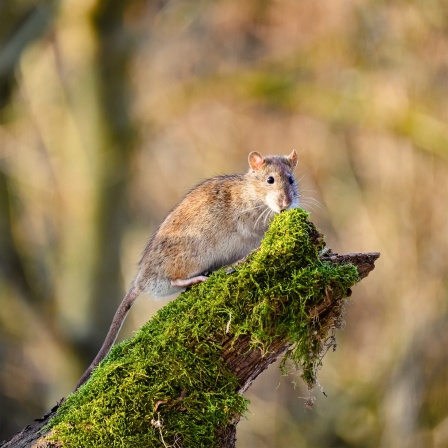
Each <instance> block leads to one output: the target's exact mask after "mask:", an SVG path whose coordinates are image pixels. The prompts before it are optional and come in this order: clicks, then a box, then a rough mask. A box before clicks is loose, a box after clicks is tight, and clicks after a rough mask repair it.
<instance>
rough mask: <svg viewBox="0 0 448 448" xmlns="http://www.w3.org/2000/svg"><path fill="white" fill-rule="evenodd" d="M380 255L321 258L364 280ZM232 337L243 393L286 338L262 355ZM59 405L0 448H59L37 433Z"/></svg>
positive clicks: (327, 317) (224, 446)
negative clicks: (354, 271) (346, 267)
mask: <svg viewBox="0 0 448 448" xmlns="http://www.w3.org/2000/svg"><path fill="white" fill-rule="evenodd" d="M379 255H380V254H379V253H377V252H372V253H352V254H345V255H338V254H333V253H328V254H326V255H324V256H322V257H321V258H322V259H324V260H326V261H329V262H330V263H334V264H338V265H342V264H348V263H351V264H353V265H354V266H356V268H357V270H358V273H359V276H360V278H361V279H362V278H365V277H367V275H368V274H369V273H370V272H371V271H372V270H373V269H374V267H375V264H374V263H375V261H376V260H377V259H378V257H379ZM339 300H340V297H334V296H333V295H332V294H331V292H330V293H329V294H328V295H327V297H326V300H325V301H324V303H322V304H321V305H320V307H319V308H318V310H317V311H316V312H318V313H319V318H320V320H321V322H322V323H323V324H324V325H326V324H328V325H332V318H334V315H333V312H334V311H333V308H334V303H335V301H339ZM231 340H232V337H231V335H228V336H225V337H224V339H223V341H222V345H223V353H224V355H223V356H224V358H225V361H226V363H227V365H228V366H229V368H230V370H231V371H232V372H233V373H234V374H235V375H236V376H237V377H238V380H239V385H240V390H239V391H240V392H241V393H243V392H244V391H246V390H247V389H248V388H249V386H250V385H251V384H252V382H253V381H254V380H255V379H256V377H257V376H258V375H259V374H260V373H261V372H263V371H264V370H265V369H266V368H267V367H268V366H269V365H270V364H271V363H273V362H274V361H275V360H276V359H278V357H279V356H280V355H282V354H283V353H284V352H285V351H286V350H287V349H288V348H289V346H290V343H289V342H288V341H287V340H285V339H281V338H279V339H277V340H276V341H275V342H274V344H272V346H271V347H270V348H271V351H270V353H268V354H262V353H261V351H260V350H259V349H250V348H249V347H250V346H249V342H250V337H249V336H247V335H244V336H241V337H240V338H238V339H237V341H236V342H235V341H234V342H233V344H231ZM58 406H59V405H56V406H55V407H54V408H53V409H51V411H50V412H49V413H48V414H46V415H45V416H44V417H42V418H40V419H38V420H36V422H35V423H34V424H32V425H29V426H27V427H26V428H25V429H24V430H23V431H21V432H20V433H18V434H17V435H16V436H14V437H13V438H12V439H11V440H10V441H9V442H5V443H3V444H2V445H0V446H1V447H2V448H12V447H14V448H25V447H41V448H50V447H56V446H58V445H57V444H55V443H54V442H49V441H47V440H45V438H44V435H42V434H40V433H39V430H40V429H41V428H42V427H43V426H45V425H46V424H47V423H48V421H49V419H50V418H51V417H52V416H53V415H54V414H55V412H56V411H57V408H58ZM238 420H239V416H235V419H234V421H233V422H231V423H230V424H229V425H227V426H225V427H223V428H217V429H216V430H217V433H218V435H219V440H220V444H219V447H220V448H234V447H235V443H236V426H237V423H238Z"/></svg>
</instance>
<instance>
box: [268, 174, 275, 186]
mask: <svg viewBox="0 0 448 448" xmlns="http://www.w3.org/2000/svg"><path fill="white" fill-rule="evenodd" d="M266 182H267V183H268V184H271V185H272V184H273V183H274V182H275V179H274V178H273V177H272V176H269V177H268V178H267V179H266Z"/></svg>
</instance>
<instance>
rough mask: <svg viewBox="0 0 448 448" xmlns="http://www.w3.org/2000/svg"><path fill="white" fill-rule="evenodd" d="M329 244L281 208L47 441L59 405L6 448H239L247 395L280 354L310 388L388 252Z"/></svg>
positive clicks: (147, 329)
mask: <svg viewBox="0 0 448 448" xmlns="http://www.w3.org/2000/svg"><path fill="white" fill-rule="evenodd" d="M323 246H324V245H323V241H322V237H321V235H320V234H319V233H318V232H317V231H316V230H315V228H314V226H313V225H312V224H311V223H310V222H309V221H308V220H307V215H306V213H304V212H303V211H300V210H292V211H290V212H286V213H283V214H281V215H279V216H278V217H277V218H276V219H275V220H274V223H273V224H272V226H271V228H270V230H269V232H268V233H267V234H266V237H265V239H264V240H263V243H262V246H261V248H260V249H259V250H258V251H256V252H254V253H253V254H251V255H250V256H249V257H248V259H247V260H246V261H245V262H244V263H243V264H242V265H240V266H237V267H236V268H235V272H233V273H232V274H230V275H226V273H225V272H224V271H223V270H221V271H218V272H217V273H215V274H213V275H212V276H211V277H210V278H209V280H208V281H207V282H205V283H204V284H202V285H199V286H197V287H194V288H192V289H191V290H189V291H187V292H186V293H184V294H182V295H181V296H180V297H179V298H178V299H177V300H175V301H174V302H171V303H170V304H168V305H167V306H166V307H164V308H163V309H162V310H161V311H160V312H159V313H157V314H156V315H155V316H154V317H153V319H151V321H150V322H148V323H147V324H145V326H144V327H143V328H142V329H141V330H140V331H139V332H138V333H137V334H136V336H135V337H134V338H132V339H130V340H128V341H125V342H124V343H122V344H119V345H118V346H116V347H115V348H114V349H113V350H112V352H111V353H110V354H109V356H108V357H107V359H106V360H105V361H104V362H103V363H102V364H101V365H100V366H99V367H98V368H97V369H96V370H95V372H94V373H93V375H92V377H91V379H90V380H89V381H88V382H87V383H86V384H85V385H84V386H82V387H81V388H80V389H79V390H78V391H77V392H76V393H75V394H72V395H71V396H70V397H68V399H67V400H66V402H65V403H64V404H63V405H62V407H61V408H60V409H59V412H58V413H57V414H56V417H55V418H54V419H53V420H52V421H51V423H50V427H49V428H46V430H45V431H44V435H43V436H42V437H41V438H39V437H36V432H37V431H38V430H39V429H42V426H43V425H44V424H46V423H48V422H49V420H50V418H52V417H54V416H55V412H56V411H57V409H56V408H54V409H53V410H52V412H51V413H50V414H49V415H47V416H45V417H44V419H43V420H42V421H39V422H37V423H36V424H35V425H33V426H32V427H28V428H25V430H24V431H23V432H22V433H21V434H19V435H18V436H16V437H15V438H14V439H13V440H11V441H10V442H8V443H6V444H5V445H2V446H3V448H6V447H13V446H14V447H28V446H39V447H55V446H81V445H82V446H105V447H106V446H112V445H113V444H114V442H116V441H117V440H120V441H121V443H125V444H126V446H128V447H139V446H161V447H163V446H167V445H168V446H173V447H177V448H181V447H191V446H195V447H201V446H203V447H210V446H217V447H221V448H234V446H235V440H236V425H237V423H238V421H239V418H240V416H241V414H242V413H243V412H244V411H245V409H246V407H247V402H246V401H245V400H244V398H243V397H242V393H243V392H244V391H246V390H247V388H248V387H249V386H250V385H251V384H252V382H253V381H254V380H255V379H256V377H257V376H258V375H259V374H260V373H261V372H262V371H263V370H265V369H266V368H267V367H268V366H269V365H270V364H271V363H272V362H274V361H275V360H276V359H277V358H278V357H279V356H281V355H283V359H284V360H287V359H290V360H292V361H293V363H294V364H295V365H296V367H297V368H299V370H300V372H301V376H302V378H303V379H304V381H305V382H306V383H307V384H308V387H309V388H310V390H311V389H312V388H313V386H314V385H315V384H316V382H317V370H318V368H319V367H320V366H321V364H322V358H323V355H324V354H325V353H326V352H327V351H328V349H329V348H330V347H332V346H334V345H335V339H334V332H335V330H336V329H337V328H339V327H340V326H341V323H342V317H343V311H344V304H345V297H347V296H348V295H350V292H351V291H350V289H349V288H350V286H351V285H353V284H354V283H356V282H357V281H359V280H360V279H361V278H364V277H366V276H367V275H368V274H369V272H371V271H372V270H373V269H374V263H375V261H376V260H377V259H378V257H379V254H378V253H367V254H346V255H338V254H333V253H331V252H330V251H328V250H327V251H326V252H325V253H324V255H322V256H319V253H320V252H324V251H323ZM312 402H313V399H312V397H311V396H310V400H309V403H308V404H310V405H312ZM36 440H37V441H38V444H35V445H33V443H35V441H36Z"/></svg>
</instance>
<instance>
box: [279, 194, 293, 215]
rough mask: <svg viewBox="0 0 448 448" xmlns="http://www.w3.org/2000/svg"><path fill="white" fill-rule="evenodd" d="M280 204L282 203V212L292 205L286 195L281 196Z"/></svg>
mask: <svg viewBox="0 0 448 448" xmlns="http://www.w3.org/2000/svg"><path fill="white" fill-rule="evenodd" d="M279 205H280V212H284V211H285V210H288V208H289V206H290V205H291V200H290V199H289V198H287V197H286V196H281V197H280V201H279Z"/></svg>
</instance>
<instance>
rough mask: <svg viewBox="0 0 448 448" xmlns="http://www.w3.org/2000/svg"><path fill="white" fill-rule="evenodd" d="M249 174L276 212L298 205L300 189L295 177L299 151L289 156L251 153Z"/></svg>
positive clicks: (267, 202)
mask: <svg viewBox="0 0 448 448" xmlns="http://www.w3.org/2000/svg"><path fill="white" fill-rule="evenodd" d="M248 160H249V166H250V170H249V175H250V176H251V177H252V179H253V181H254V186H255V187H256V190H257V193H258V194H259V195H261V198H262V200H263V202H264V203H265V204H266V205H268V206H269V208H270V209H271V210H272V211H274V212H275V213H280V212H283V211H285V210H289V209H290V208H295V207H298V205H299V191H298V188H297V184H296V180H295V178H294V168H295V167H296V166H297V160H298V157H297V153H296V150H295V149H294V150H293V151H292V152H291V154H289V156H265V157H263V156H262V155H261V154H260V153H259V152H256V151H254V152H251V153H250V154H249V158H248Z"/></svg>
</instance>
